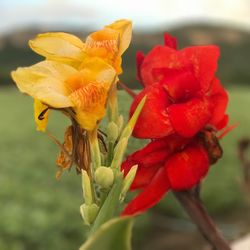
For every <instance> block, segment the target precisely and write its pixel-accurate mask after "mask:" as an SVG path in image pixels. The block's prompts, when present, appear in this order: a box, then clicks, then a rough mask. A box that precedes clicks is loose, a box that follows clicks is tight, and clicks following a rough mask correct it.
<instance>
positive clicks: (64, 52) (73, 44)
mask: <svg viewBox="0 0 250 250" xmlns="http://www.w3.org/2000/svg"><path fill="white" fill-rule="evenodd" d="M131 35H132V23H131V21H129V20H119V21H116V22H114V23H112V24H110V25H107V26H105V27H104V28H103V29H102V30H99V31H96V32H94V33H91V34H90V35H89V36H88V37H87V38H86V42H85V43H84V42H82V41H81V40H80V39H79V38H77V37H76V36H73V35H71V34H67V33H62V32H57V33H44V34H40V35H38V36H37V37H36V38H35V39H34V40H31V41H30V42H29V45H30V47H31V48H32V49H33V50H34V51H35V52H36V53H38V54H40V55H42V56H44V57H45V58H46V59H48V60H53V61H60V62H64V63H67V64H70V65H72V66H73V67H75V68H77V69H81V68H82V67H83V66H84V63H83V61H84V60H85V59H86V58H88V57H100V58H102V59H103V60H105V61H106V62H107V63H108V64H110V65H111V66H112V67H114V68H115V70H116V72H117V74H121V73H122V69H121V62H122V60H121V55H122V54H123V53H124V51H125V50H126V49H127V48H128V46H129V43H130V41H131Z"/></svg>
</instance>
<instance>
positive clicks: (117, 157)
mask: <svg viewBox="0 0 250 250" xmlns="http://www.w3.org/2000/svg"><path fill="white" fill-rule="evenodd" d="M127 144H128V138H126V137H125V138H123V139H122V140H120V141H119V142H118V144H117V145H116V147H115V151H114V158H113V160H112V163H111V166H110V167H111V168H117V169H120V166H121V164H122V159H123V156H124V153H125V150H126V148H127Z"/></svg>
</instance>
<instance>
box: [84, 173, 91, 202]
mask: <svg viewBox="0 0 250 250" xmlns="http://www.w3.org/2000/svg"><path fill="white" fill-rule="evenodd" d="M82 190H83V198H84V200H85V203H86V204H87V205H91V204H92V203H93V196H92V191H91V183H90V179H89V176H88V174H87V172H86V171H85V170H82Z"/></svg>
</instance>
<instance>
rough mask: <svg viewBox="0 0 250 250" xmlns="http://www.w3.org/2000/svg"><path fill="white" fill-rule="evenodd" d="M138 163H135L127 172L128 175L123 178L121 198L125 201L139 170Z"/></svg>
mask: <svg viewBox="0 0 250 250" xmlns="http://www.w3.org/2000/svg"><path fill="white" fill-rule="evenodd" d="M137 168H138V165H134V166H133V167H132V168H131V169H130V170H129V172H128V173H127V175H126V177H125V178H124V180H123V183H122V191H121V195H120V200H121V201H123V200H124V198H125V196H126V194H127V192H128V190H129V188H130V186H131V184H132V182H133V181H134V179H135V175H136V171H137Z"/></svg>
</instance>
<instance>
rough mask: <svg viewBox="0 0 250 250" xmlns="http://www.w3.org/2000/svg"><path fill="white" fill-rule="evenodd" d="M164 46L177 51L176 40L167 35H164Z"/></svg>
mask: <svg viewBox="0 0 250 250" xmlns="http://www.w3.org/2000/svg"><path fill="white" fill-rule="evenodd" d="M164 44H165V45H166V46H168V47H170V48H172V49H177V40H176V38H175V37H174V36H171V35H170V34H168V33H165V34H164Z"/></svg>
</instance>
